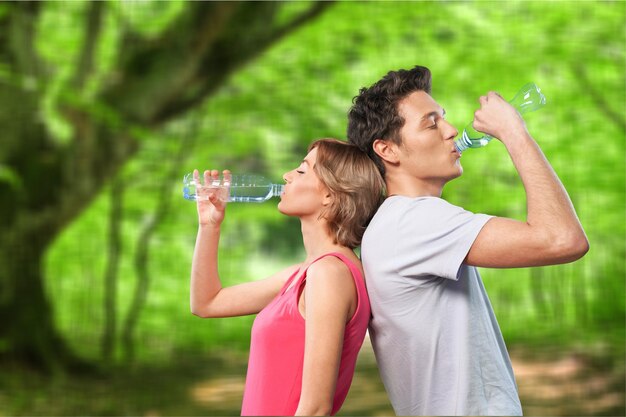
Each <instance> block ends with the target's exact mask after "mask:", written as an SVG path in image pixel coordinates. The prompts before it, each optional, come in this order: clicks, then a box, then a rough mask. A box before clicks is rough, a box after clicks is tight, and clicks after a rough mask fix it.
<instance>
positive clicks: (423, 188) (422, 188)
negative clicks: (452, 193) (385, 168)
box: [385, 173, 445, 197]
mask: <svg viewBox="0 0 626 417" xmlns="http://www.w3.org/2000/svg"><path fill="white" fill-rule="evenodd" d="M385 183H386V185H387V195H388V196H392V195H402V196H406V197H441V192H442V191H443V186H444V185H445V182H444V181H433V180H430V181H426V180H423V179H421V178H415V177H411V176H409V175H400V174H392V173H388V174H387V175H385Z"/></svg>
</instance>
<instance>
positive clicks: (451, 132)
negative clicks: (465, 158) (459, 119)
mask: <svg viewBox="0 0 626 417" xmlns="http://www.w3.org/2000/svg"><path fill="white" fill-rule="evenodd" d="M444 135H445V137H446V139H454V138H456V137H457V136H458V135H459V131H458V130H457V128H456V127H454V126H453V125H452V124H451V123H450V122H448V121H446V129H445V130H444Z"/></svg>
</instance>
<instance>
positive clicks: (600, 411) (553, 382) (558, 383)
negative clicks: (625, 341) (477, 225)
mask: <svg viewBox="0 0 626 417" xmlns="http://www.w3.org/2000/svg"><path fill="white" fill-rule="evenodd" d="M511 357H512V362H513V368H514V372H515V375H516V379H517V383H518V388H519V393H520V398H521V400H522V405H523V409H524V414H525V415H527V416H593V415H611V416H613V415H621V416H623V415H624V409H625V406H624V402H625V395H624V378H623V375H624V373H623V369H622V370H621V371H619V370H618V371H616V372H607V371H606V370H603V369H601V368H598V367H596V366H593V365H592V364H589V363H587V361H585V360H583V359H582V358H578V357H576V356H575V355H574V354H567V355H565V356H563V357H561V358H557V359H556V360H555V359H545V360H539V359H536V358H533V357H528V356H527V355H522V354H516V353H515V352H512V353H511ZM620 374H621V378H620ZM243 385H244V377H243V376H241V375H239V376H226V377H222V378H219V379H213V380H207V381H204V382H200V383H199V384H197V385H196V386H194V388H193V389H192V391H191V396H192V399H193V401H195V402H197V404H198V405H200V404H201V405H202V406H204V407H206V410H207V413H211V414H215V415H216V414H220V413H224V412H226V413H227V414H230V413H233V412H235V413H236V412H238V407H239V404H240V403H241V393H242V391H243ZM227 404H228V405H227ZM339 415H346V416H347V415H361V416H365V415H378V416H385V415H393V409H392V408H391V406H390V404H389V401H388V399H387V395H386V393H385V391H384V388H383V385H382V383H381V381H380V377H379V375H378V371H377V369H376V363H375V360H374V355H373V352H372V350H371V345H370V344H369V343H366V344H365V345H364V348H363V351H362V353H361V355H360V357H359V362H358V364H357V372H356V375H355V378H354V382H353V384H352V388H351V389H350V393H349V395H348V398H346V401H345V403H344V406H343V408H342V410H341V412H340V413H339Z"/></svg>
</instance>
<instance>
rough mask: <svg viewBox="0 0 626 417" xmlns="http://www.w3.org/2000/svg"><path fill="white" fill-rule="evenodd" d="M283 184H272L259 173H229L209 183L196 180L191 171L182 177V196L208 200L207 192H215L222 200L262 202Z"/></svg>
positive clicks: (188, 198)
mask: <svg viewBox="0 0 626 417" xmlns="http://www.w3.org/2000/svg"><path fill="white" fill-rule="evenodd" d="M283 189H284V185H283V184H274V183H272V182H271V181H269V180H267V179H265V178H264V177H262V176H260V175H254V174H245V175H231V178H230V182H228V181H227V180H225V179H222V180H220V179H216V180H212V181H211V182H210V183H209V184H206V183H205V184H203V183H202V182H201V181H200V180H198V181H196V180H195V179H194V177H193V173H189V174H187V175H185V177H184V178H183V197H184V198H185V199H187V200H191V201H197V200H208V193H209V192H213V193H215V194H217V196H218V198H219V199H220V200H222V201H226V202H233V203H262V202H264V201H267V200H269V199H270V198H272V197H278V196H280V194H281V193H282V192H283Z"/></svg>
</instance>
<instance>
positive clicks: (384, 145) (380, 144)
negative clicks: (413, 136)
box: [372, 139, 399, 164]
mask: <svg viewBox="0 0 626 417" xmlns="http://www.w3.org/2000/svg"><path fill="white" fill-rule="evenodd" d="M372 148H373V149H374V152H376V155H378V156H379V157H380V158H381V159H382V160H383V161H385V162H388V163H390V164H397V163H398V162H399V159H398V145H396V144H395V143H393V142H392V141H390V140H383V139H376V140H375V141H374V143H373V144H372Z"/></svg>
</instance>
